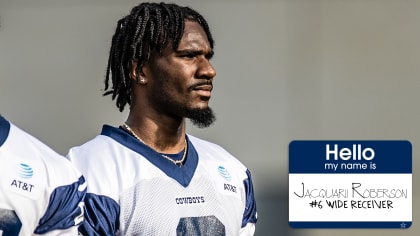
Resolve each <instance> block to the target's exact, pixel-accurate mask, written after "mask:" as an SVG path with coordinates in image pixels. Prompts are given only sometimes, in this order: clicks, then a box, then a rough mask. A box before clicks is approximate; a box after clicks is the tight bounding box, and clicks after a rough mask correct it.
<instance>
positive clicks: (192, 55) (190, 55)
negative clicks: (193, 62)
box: [184, 53, 196, 58]
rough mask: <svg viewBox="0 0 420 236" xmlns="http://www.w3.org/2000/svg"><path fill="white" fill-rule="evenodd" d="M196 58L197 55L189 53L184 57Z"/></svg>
mask: <svg viewBox="0 0 420 236" xmlns="http://www.w3.org/2000/svg"><path fill="white" fill-rule="evenodd" d="M195 56H196V54H194V53H188V54H185V55H184V57H186V58H194V57H195Z"/></svg>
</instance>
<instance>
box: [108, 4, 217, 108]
mask: <svg viewBox="0 0 420 236" xmlns="http://www.w3.org/2000/svg"><path fill="white" fill-rule="evenodd" d="M185 20H192V21H196V22H198V23H199V24H200V25H201V26H202V27H203V29H204V31H205V32H206V34H207V38H208V40H209V43H210V47H211V48H213V45H214V41H213V37H212V35H211V33H210V29H209V26H208V24H207V22H206V20H205V19H204V17H203V16H202V15H200V14H199V13H198V12H196V11H195V10H193V9H191V8H189V7H181V6H178V5H176V4H167V3H141V4H140V5H138V6H136V7H134V8H133V9H132V10H131V12H130V14H129V15H127V16H125V17H123V18H122V19H120V20H119V21H118V24H117V28H116V30H115V33H114V35H113V37H112V44H111V49H110V53H109V58H108V66H107V69H106V76H105V92H104V94H103V96H106V95H112V100H116V105H117V107H118V108H119V110H120V112H122V111H123V110H124V107H125V105H126V104H127V103H128V104H129V105H131V102H132V101H131V99H132V97H131V92H132V91H131V84H132V79H131V78H130V69H131V67H132V65H133V61H136V62H137V68H136V72H137V74H139V72H140V70H141V68H142V67H143V66H144V65H145V64H147V63H148V61H149V59H150V55H151V52H153V50H156V51H157V52H159V53H161V52H162V49H163V48H164V47H165V46H166V45H167V44H168V43H169V42H171V43H172V46H173V50H176V49H177V48H178V45H179V41H180V40H181V38H182V35H183V33H184V24H185ZM110 81H111V83H112V86H111V87H110V86H109V83H110Z"/></svg>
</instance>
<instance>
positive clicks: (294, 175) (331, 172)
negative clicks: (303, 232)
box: [289, 140, 412, 228]
mask: <svg viewBox="0 0 420 236" xmlns="http://www.w3.org/2000/svg"><path fill="white" fill-rule="evenodd" d="M289 224H290V226H291V227H293V228H409V227H410V226H411V224H412V146H411V143H410V142H409V141H405V140H402V141H400V140H398V141H390V140H381V141H365V140H363V141H357V140H356V141H344V140H340V141H307V140H296V141H292V142H291V143H290V144H289Z"/></svg>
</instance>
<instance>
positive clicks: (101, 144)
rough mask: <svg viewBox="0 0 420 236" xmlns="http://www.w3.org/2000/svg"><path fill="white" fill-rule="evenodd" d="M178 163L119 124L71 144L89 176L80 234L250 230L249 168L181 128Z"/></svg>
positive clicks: (252, 214) (76, 161) (252, 219)
mask: <svg viewBox="0 0 420 236" xmlns="http://www.w3.org/2000/svg"><path fill="white" fill-rule="evenodd" d="M187 142H188V153H187V159H186V162H185V164H184V166H182V167H181V168H180V167H178V166H176V165H175V164H173V163H172V162H170V161H168V160H167V159H165V158H163V157H162V156H161V154H159V153H157V152H155V151H154V150H153V149H151V148H150V147H148V146H146V145H144V144H142V143H140V142H138V141H137V140H136V139H135V138H134V137H132V136H131V135H130V134H128V133H127V132H126V131H125V130H123V129H121V128H115V127H111V126H107V125H105V126H104V127H103V130H102V133H101V135H98V136H97V137H95V138H94V139H93V140H91V141H89V142H87V143H85V144H84V145H82V146H79V147H74V148H72V149H70V151H69V154H68V157H69V159H70V160H71V161H72V162H73V163H74V164H75V165H76V167H77V168H79V170H80V171H81V172H82V173H83V175H84V176H85V178H86V179H87V182H88V183H89V185H88V190H87V194H86V198H85V206H86V210H85V211H86V217H85V222H84V223H83V225H82V226H81V227H80V230H81V232H82V233H83V234H85V235H147V236H150V235H158V236H161V235H211V236H219V235H232V236H238V235H252V234H253V233H254V226H255V223H256V221H257V218H256V217H257V216H256V214H257V212H256V204H255V199H254V193H253V187H252V181H251V176H250V172H249V171H248V170H247V168H246V167H245V166H244V165H243V164H241V163H240V162H239V161H238V160H237V159H236V158H234V157H233V156H232V155H230V154H229V153H228V152H227V151H225V150H224V149H222V148H221V147H220V146H218V145H215V144H213V143H210V142H207V141H204V140H201V139H198V138H196V137H193V136H189V135H188V136H187Z"/></svg>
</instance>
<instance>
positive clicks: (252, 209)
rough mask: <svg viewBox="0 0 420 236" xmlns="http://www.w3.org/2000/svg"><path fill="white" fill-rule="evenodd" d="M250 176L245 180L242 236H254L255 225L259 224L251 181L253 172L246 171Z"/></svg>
mask: <svg viewBox="0 0 420 236" xmlns="http://www.w3.org/2000/svg"><path fill="white" fill-rule="evenodd" d="M246 174H247V176H248V178H247V179H245V180H244V186H245V193H246V203H245V211H244V215H243V219H242V229H241V232H240V235H241V236H242V235H253V234H254V231H255V223H257V203H256V200H255V197H254V187H253V184H252V179H251V172H250V171H249V170H247V171H246Z"/></svg>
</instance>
